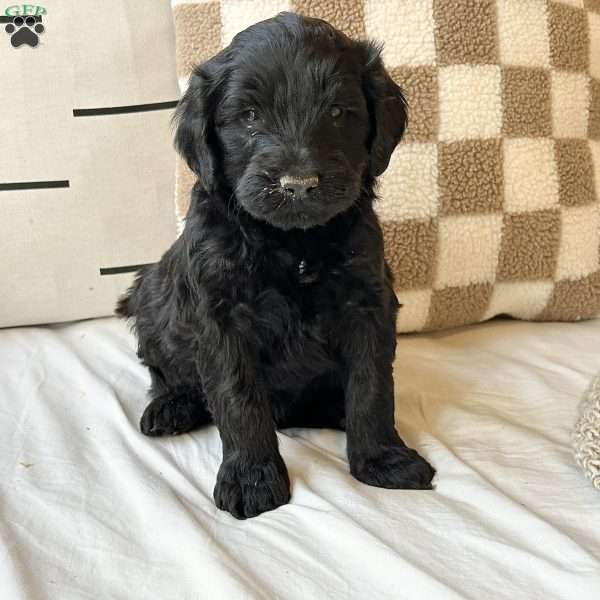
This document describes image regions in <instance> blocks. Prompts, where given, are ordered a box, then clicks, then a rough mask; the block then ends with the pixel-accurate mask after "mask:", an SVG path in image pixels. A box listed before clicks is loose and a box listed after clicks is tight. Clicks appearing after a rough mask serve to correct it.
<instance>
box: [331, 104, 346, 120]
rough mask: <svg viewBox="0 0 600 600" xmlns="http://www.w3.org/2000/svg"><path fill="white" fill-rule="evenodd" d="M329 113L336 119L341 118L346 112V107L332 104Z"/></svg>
mask: <svg viewBox="0 0 600 600" xmlns="http://www.w3.org/2000/svg"><path fill="white" fill-rule="evenodd" d="M329 114H330V115H331V116H332V117H333V118H334V119H339V118H340V117H341V116H342V115H343V114H344V109H343V108H342V107H341V106H337V105H336V106H332V107H331V108H330V109H329Z"/></svg>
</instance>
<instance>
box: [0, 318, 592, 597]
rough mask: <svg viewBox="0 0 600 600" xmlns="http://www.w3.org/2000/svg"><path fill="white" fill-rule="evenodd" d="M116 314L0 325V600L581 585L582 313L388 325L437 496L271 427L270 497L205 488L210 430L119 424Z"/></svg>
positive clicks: (401, 411)
mask: <svg viewBox="0 0 600 600" xmlns="http://www.w3.org/2000/svg"><path fill="white" fill-rule="evenodd" d="M134 346H135V344H134V340H133V338H132V337H131V336H130V335H129V333H128V331H127V329H126V327H125V325H124V324H123V323H121V322H117V321H116V320H114V319H104V320H96V321H90V322H83V323H79V324H73V325H68V326H62V327H54V328H46V329H44V328H35V329H34V328H29V329H13V330H4V331H1V332H0V486H1V495H0V598H2V600H38V599H39V600H42V599H43V600H46V599H51V600H72V599H80V598H90V599H94V600H99V599H105V598H106V599H110V600H117V599H123V600H142V599H143V600H146V599H156V600H171V599H173V600H195V599H200V598H210V599H220V598H223V599H227V600H235V599H237V598H282V599H285V600H290V599H296V598H297V599H302V600H307V599H313V598H315V599H319V600H321V599H323V600H325V599H329V598H330V599H334V600H338V599H340V600H341V599H354V598H356V599H360V600H376V599H379V598H390V599H394V600H396V599H401V598H410V599H413V598H423V599H427V600H437V599H439V598H473V599H477V600H480V599H486V600H487V599H491V600H496V599H504V598H506V599H510V600H515V599H519V598H526V599H528V600H529V599H537V598H539V599H543V600H549V599H553V598H560V599H571V598H572V599H574V600H587V599H590V600H592V599H594V600H597V599H598V598H600V494H598V492H597V491H596V490H594V489H593V488H592V486H591V485H590V483H589V482H588V481H586V480H585V479H584V478H583V476H582V474H581V473H580V472H579V470H578V469H577V467H576V466H575V464H574V462H573V458H572V453H571V448H570V432H571V429H572V426H573V423H574V421H575V419H576V415H577V405H578V402H579V400H580V397H581V394H582V393H583V391H584V390H585V388H586V386H587V385H588V384H589V382H590V380H591V378H592V376H593V375H595V374H596V373H597V372H599V371H600V321H596V322H589V323H577V324H531V323H518V322H498V321H496V322H491V323H488V324H485V325H481V326H477V327H472V328H469V329H460V330H454V331H450V332H447V333H438V334H432V335H418V336H408V337H401V338H400V339H399V345H398V353H397V368H396V395H397V401H396V421H397V427H398V429H399V431H400V433H401V435H402V436H403V438H404V439H405V440H406V442H407V443H409V444H411V445H413V446H415V447H417V448H418V449H419V451H420V452H421V453H422V454H423V455H424V456H426V457H427V458H428V459H429V460H430V461H431V462H432V463H433V464H434V465H435V467H436V468H437V470H438V475H437V477H436V480H435V484H436V487H435V490H434V491H430V492H420V491H390V490H382V489H376V488H370V487H367V486H365V485H363V484H361V483H359V482H357V481H355V480H354V479H352V478H351V477H350V475H349V473H348V464H347V461H346V458H345V453H344V445H345V436H344V434H342V433H338V432H333V431H327V430H323V431H308V430H288V431H286V432H283V433H281V434H280V435H279V441H280V447H281V452H282V454H283V457H284V459H285V461H286V463H287V465H288V468H289V471H290V479H291V482H292V500H291V503H290V504H289V505H288V506H285V507H282V508H280V509H278V510H276V511H274V512H270V513H266V514H264V515H261V516H260V517H258V518H255V519H251V520H248V521H236V520H235V519H234V518H233V517H231V516H230V515H229V514H227V513H224V512H221V511H219V510H217V509H216V508H215V506H214V504H213V500H212V489H213V485H214V481H215V474H216V472H217V468H218V465H219V461H220V458H221V449H220V441H219V437H218V434H217V431H216V429H215V428H214V427H208V428H205V429H203V430H200V431H198V432H195V433H193V434H191V435H183V436H180V437H176V438H164V439H150V438H146V437H144V436H143V435H141V434H140V433H139V430H138V420H139V417H140V415H141V412H142V410H143V408H144V406H145V389H146V387H147V385H148V383H149V377H148V374H147V372H146V370H145V369H144V368H143V367H142V366H140V365H139V364H138V362H137V360H136V358H135V355H134Z"/></svg>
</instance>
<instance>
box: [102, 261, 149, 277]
mask: <svg viewBox="0 0 600 600" xmlns="http://www.w3.org/2000/svg"><path fill="white" fill-rule="evenodd" d="M151 264H154V263H146V264H143V265H125V266H123V267H101V268H100V275H119V274H121V273H133V272H135V271H139V270H140V269H141V268H143V267H149V266H150V265H151Z"/></svg>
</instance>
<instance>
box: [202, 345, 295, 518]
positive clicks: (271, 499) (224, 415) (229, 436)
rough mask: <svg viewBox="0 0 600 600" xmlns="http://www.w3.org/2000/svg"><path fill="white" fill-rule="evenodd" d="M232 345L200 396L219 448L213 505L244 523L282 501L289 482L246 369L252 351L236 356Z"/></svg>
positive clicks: (261, 392)
mask: <svg viewBox="0 0 600 600" xmlns="http://www.w3.org/2000/svg"><path fill="white" fill-rule="evenodd" d="M237 345H238V346H239V344H237ZM235 346H236V345H235V344H226V347H227V355H226V356H222V357H220V358H219V360H218V361H216V362H218V363H220V364H221V368H217V367H216V365H213V369H212V371H213V372H212V374H211V375H210V377H208V378H206V385H205V387H206V390H205V391H206V392H207V397H208V401H209V406H210V409H211V412H212V413H213V417H214V419H215V423H216V424H217V427H218V429H219V434H220V436H221V441H222V444H223V462H222V463H221V467H220V469H219V473H218V474H217V483H216V485H215V489H214V499H215V503H216V505H217V506H218V507H219V508H220V509H222V510H227V511H229V512H230V513H231V514H232V515H233V516H234V517H236V518H238V519H245V518H247V517H255V516H256V515H259V514H260V513H262V512H266V511H268V510H273V509H274V508H277V507H278V506H281V505H282V504H285V503H286V502H288V501H289V499H290V482H289V479H288V474H287V470H286V467H285V464H284V462H283V459H282V458H281V455H280V454H279V450H278V446H277V434H276V432H275V423H274V421H273V416H272V414H271V405H270V402H269V399H268V396H267V393H266V391H265V389H264V387H263V386H262V385H261V384H260V383H259V382H258V381H257V378H256V375H255V370H254V365H253V364H251V363H252V362H253V359H252V351H251V350H250V349H247V350H248V351H247V353H246V352H243V351H240V352H239V353H236V352H235V351H233V350H232V348H233V347H235ZM242 348H243V345H242ZM234 355H235V356H234ZM216 373H218V374H219V376H218V377H216V376H215V375H216Z"/></svg>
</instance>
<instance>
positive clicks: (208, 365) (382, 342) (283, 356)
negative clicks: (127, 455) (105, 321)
mask: <svg viewBox="0 0 600 600" xmlns="http://www.w3.org/2000/svg"><path fill="white" fill-rule="evenodd" d="M379 54H380V52H379V48H378V47H377V46H375V45H374V44H372V43H369V42H354V41H351V40H350V39H349V38H347V37H346V36H345V35H344V34H342V33H341V32H338V31H336V30H335V29H333V28H332V27H331V26H330V25H328V24H327V23H325V22H324V21H320V20H316V19H309V18H305V17H301V16H298V15H294V14H281V15H279V16H278V17H276V18H274V19H270V20H268V21H264V22H262V23H258V24H256V25H254V26H252V27H250V28H249V29H247V30H246V31H243V32H242V33H240V34H238V35H237V36H236V37H235V38H234V40H233V42H232V43H231V45H230V46H229V47H228V48H226V49H225V50H223V51H222V52H221V53H219V54H218V55H216V56H215V57H214V58H212V59H211V60H209V61H208V62H206V63H205V64H203V65H201V66H199V67H197V68H196V69H195V71H194V74H193V76H192V78H191V80H190V87H189V89H188V91H187V92H186V94H185V95H184V97H183V98H182V100H181V102H180V104H179V106H178V109H177V112H176V123H177V132H176V146H177V148H178V149H179V151H180V152H181V153H182V155H183V156H184V157H185V159H186V160H187V162H188V164H189V165H190V167H191V168H192V169H193V170H194V171H195V173H196V174H197V176H198V182H197V183H196V185H195V187H194V190H193V193H192V200H191V206H190V209H189V213H188V215H187V219H186V225H185V230H184V232H183V234H182V236H181V237H180V238H179V239H178V240H177V241H176V242H175V243H174V244H173V246H172V247H171V248H170V249H169V250H168V251H167V252H166V253H165V255H164V256H163V257H162V259H161V260H160V262H159V263H158V264H155V265H152V266H149V267H146V268H144V269H142V270H141V271H140V272H139V273H138V275H137V278H136V280H135V283H134V285H133V286H132V288H131V289H130V290H129V291H128V293H127V295H126V296H125V297H124V298H123V299H122V300H121V301H120V303H119V306H118V309H117V312H118V314H119V315H121V316H123V317H133V318H134V329H135V331H136V333H137V336H138V340H139V352H138V354H139V356H140V358H141V359H142V360H143V362H144V364H145V365H147V366H148V367H149V369H150V373H151V377H152V385H151V388H150V396H151V398H152V402H151V403H150V404H149V406H148V407H147V408H146V411H145V413H144V415H143V417H142V421H141V429H142V431H143V432H144V433H145V434H147V435H161V434H175V433H181V432H184V431H190V430H192V429H194V428H197V427H199V426H201V425H204V424H207V423H211V422H214V423H215V424H216V425H217V427H218V428H219V432H220V435H221V439H222V442H223V463H222V465H221V468H220V470H219V473H218V475H217V484H216V487H215V493H214V497H215V501H216V503H217V506H219V507H220V508H222V509H225V510H228V511H230V512H231V513H232V514H233V515H234V516H236V517H238V518H245V517H251V516H255V515H257V514H259V513H261V512H264V511H266V510H270V509H273V508H276V507H277V506H279V505H281V504H284V503H286V502H287V501H288V499H289V496H290V491H289V480H288V476H287V472H286V468H285V465H284V462H283V460H282V458H281V456H280V454H279V451H278V446H277V436H276V432H275V430H276V427H279V428H284V427H332V428H338V429H345V430H346V432H347V451H348V459H349V463H350V471H351V473H352V474H353V475H354V476H355V477H356V478H357V479H359V480H361V481H364V482H365V483H368V484H371V485H376V486H381V487H387V488H418V489H428V488H430V482H431V479H432V477H433V475H434V471H433V469H432V468H431V467H430V466H429V464H428V463H427V462H426V461H425V460H424V459H422V458H421V457H420V456H419V455H418V454H417V453H416V452H415V451H414V450H411V449H409V448H407V447H406V446H405V445H404V443H403V442H402V440H401V439H400V438H399V436H398V434H397V433H396V431H395V428H394V395H393V380H392V362H393V359H394V352H395V346H396V337H395V318H396V313H397V310H398V303H397V301H396V297H395V295H394V293H393V291H392V282H391V276H390V272H389V269H388V268H387V265H386V264H385V261H384V257H383V238H382V233H381V228H380V226H379V223H378V220H377V217H376V215H375V213H374V211H373V206H372V205H373V201H374V198H375V194H374V182H375V177H376V176H378V175H380V174H381V173H382V172H383V171H384V170H385V169H386V167H387V165H388V162H389V159H390V156H391V153H392V152H393V150H394V148H395V147H396V145H397V143H398V142H399V140H400V138H401V137H402V134H403V132H404V129H405V125H406V110H405V108H406V105H405V101H404V98H403V96H402V93H401V91H400V89H399V87H398V86H397V85H396V84H395V83H394V82H393V81H392V79H391V78H390V76H389V75H388V73H387V72H386V71H385V69H384V67H383V64H382V61H381V58H380V56H379ZM283 176H292V177H306V176H312V177H314V176H316V177H318V185H317V186H316V187H314V188H313V189H310V190H304V192H302V191H301V192H300V193H298V194H297V195H295V196H294V195H292V194H291V193H290V191H289V190H286V189H285V187H283V186H282V185H281V184H280V178H281V177H283Z"/></svg>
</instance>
